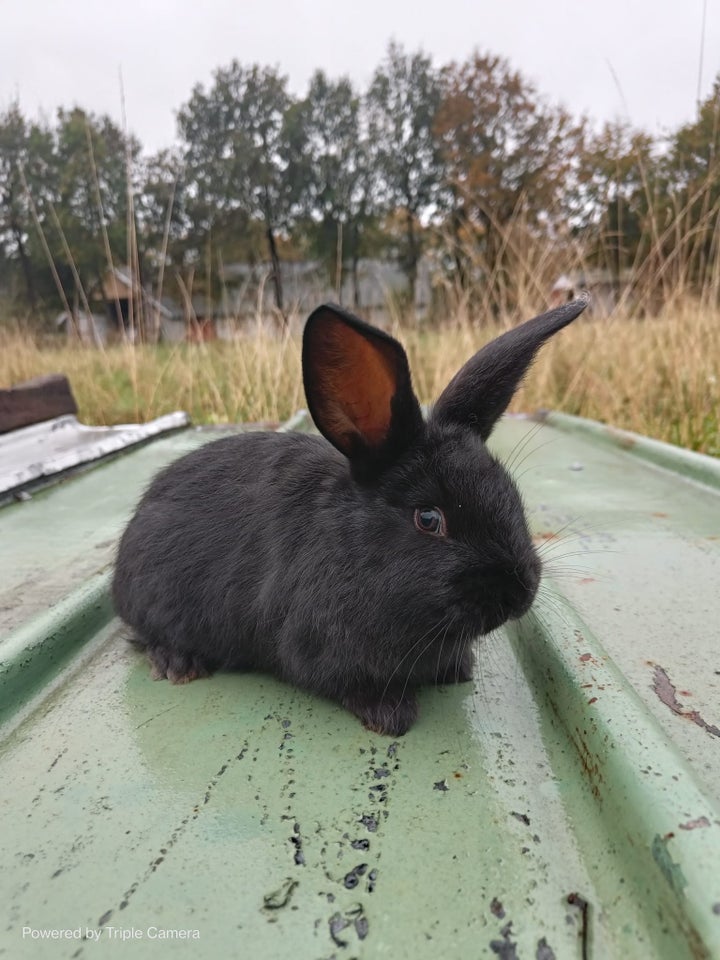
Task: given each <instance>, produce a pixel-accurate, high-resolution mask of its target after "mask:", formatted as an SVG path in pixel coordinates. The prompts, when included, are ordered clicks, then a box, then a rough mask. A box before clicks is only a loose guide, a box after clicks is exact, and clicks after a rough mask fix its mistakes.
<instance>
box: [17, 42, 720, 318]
mask: <svg viewBox="0 0 720 960" xmlns="http://www.w3.org/2000/svg"><path fill="white" fill-rule="evenodd" d="M719 211H720V75H719V76H718V78H717V79H716V80H715V83H714V85H713V88H712V91H711V93H710V95H709V96H708V97H707V98H706V100H705V101H703V102H702V103H700V104H698V106H697V114H696V117H695V119H694V120H693V121H692V122H690V123H687V124H685V125H683V126H681V127H679V128H678V129H676V130H675V131H673V132H671V133H670V134H668V135H667V136H665V137H663V138H660V137H653V136H651V135H650V134H648V133H646V132H644V131H642V130H637V129H633V128H632V127H630V126H629V125H628V124H626V123H623V122H619V121H612V122H606V123H604V124H603V125H602V126H600V127H597V126H596V125H595V124H594V123H593V122H592V121H591V120H590V119H588V118H586V117H583V118H577V117H573V116H572V115H571V114H570V113H568V111H567V110H565V109H564V108H563V107H562V106H560V105H556V104H553V103H550V102H548V101H547V100H546V99H545V98H544V97H543V96H542V95H541V93H540V92H539V91H538V89H537V88H536V87H535V85H534V84H533V83H532V82H530V81H529V80H528V79H527V78H526V77H524V76H523V75H522V74H521V73H520V72H519V71H518V70H516V69H515V68H514V67H513V66H512V65H511V64H510V63H509V62H508V61H507V60H505V59H504V58H502V57H499V56H494V55H491V54H483V53H479V52H475V53H474V54H472V55H471V56H470V57H469V58H468V59H467V60H466V61H464V62H459V63H450V64H447V65H444V66H441V67H436V66H435V65H434V64H433V62H432V60H431V59H430V57H428V56H426V55H425V54H424V53H423V52H408V51H406V50H405V49H404V48H403V47H402V46H400V45H398V44H396V43H391V44H390V45H389V46H388V48H387V50H386V53H385V56H384V59H383V60H382V62H381V63H380V64H379V65H378V67H377V68H376V70H375V72H374V74H373V76H372V78H371V81H370V83H369V84H368V86H367V89H365V90H362V91H360V90H358V89H357V88H356V87H355V86H354V85H353V83H351V81H350V80H348V79H347V78H344V77H341V78H339V79H333V78H331V77H329V76H327V75H326V74H325V73H324V72H323V71H322V70H318V71H317V72H316V73H315V74H314V75H313V77H312V79H311V80H310V83H309V85H308V88H307V90H306V92H305V95H304V96H293V95H292V94H291V93H290V91H289V89H288V83H287V79H286V78H285V77H284V76H283V75H282V73H281V72H280V71H279V70H278V69H276V68H274V67H268V66H262V65H258V64H252V65H243V64H241V63H239V62H237V61H233V62H232V63H230V64H229V65H227V66H224V67H220V68H219V69H217V70H216V72H215V73H214V75H213V78H212V82H211V83H209V84H208V85H207V86H203V85H201V84H198V85H197V86H196V87H195V88H194V89H193V91H192V93H191V96H190V97H189V99H188V100H187V102H186V103H184V104H182V105H181V106H180V108H179V110H178V112H177V141H176V144H175V146H174V147H173V148H171V149H166V150H161V151H160V152H158V153H156V154H154V155H147V154H146V153H145V152H144V151H143V149H142V146H141V144H140V142H139V141H138V139H137V138H136V137H135V136H133V135H132V134H131V133H126V132H125V131H123V130H122V129H121V128H120V127H119V126H118V125H117V124H116V123H115V122H114V121H113V120H112V119H110V118H109V117H108V116H97V115H94V114H92V113H89V112H88V111H86V110H84V109H82V108H81V107H74V108H72V109H60V110H59V111H58V112H57V116H56V117H55V118H54V120H53V121H52V122H48V121H41V120H31V119H29V118H28V117H26V116H25V115H24V113H23V111H22V109H21V107H20V105H19V103H13V104H11V105H10V106H9V108H8V109H6V110H5V112H4V113H2V114H0V286H3V287H4V288H5V289H6V290H10V291H13V292H14V294H15V296H16V298H17V299H19V300H21V301H22V302H23V303H24V305H25V307H26V308H27V310H28V312H29V313H30V314H33V315H39V313H40V312H41V311H42V308H43V307H45V308H48V307H51V306H52V307H53V308H54V307H56V306H57V305H58V304H63V305H65V306H66V307H69V308H70V309H79V308H82V307H83V304H84V302H86V298H87V291H88V290H89V289H92V287H93V285H94V284H96V283H97V282H98V281H99V278H100V277H101V276H102V275H103V273H104V271H105V270H106V268H107V266H108V264H109V263H111V262H113V263H115V264H117V263H129V264H131V266H133V267H134V268H135V269H136V270H137V271H138V273H139V275H140V276H141V277H142V278H143V280H144V282H146V283H148V284H152V285H153V287H154V288H157V289H160V288H161V287H163V286H164V288H165V289H168V290H178V289H182V290H184V291H187V290H189V289H191V287H193V286H194V288H195V289H202V290H203V291H204V292H206V293H208V292H209V293H212V292H213V291H216V290H217V289H218V285H219V284H221V283H222V277H223V267H224V265H226V264H228V263H231V262H238V261H242V262H248V263H259V262H265V261H269V262H270V263H271V264H272V269H271V271H270V273H271V282H272V284H273V290H274V296H275V302H276V305H277V307H278V309H279V311H280V312H283V311H284V310H285V309H286V307H287V304H286V298H285V297H284V294H283V284H282V276H283V271H282V264H283V262H285V261H287V260H298V259H303V258H312V259H317V260H318V261H320V262H321V263H322V264H323V266H324V269H325V270H326V271H327V275H328V278H329V280H330V282H331V283H333V284H334V285H335V286H336V287H337V288H338V289H340V287H341V281H342V279H343V277H344V275H346V274H347V273H349V274H350V276H351V277H352V278H353V279H354V285H353V289H354V291H355V299H356V300H357V291H358V285H357V271H358V264H359V262H360V260H361V258H363V257H368V256H380V257H384V258H388V259H393V260H395V261H396V262H397V263H398V264H399V265H400V266H401V268H402V270H403V272H404V275H405V277H406V278H407V296H408V300H409V302H411V303H413V302H414V294H415V285H416V281H417V273H418V264H419V262H420V259H421V257H422V255H423V253H424V252H426V251H428V250H431V251H432V252H433V253H434V254H435V255H436V256H437V259H438V262H439V263H440V264H441V266H442V270H443V273H444V275H445V277H446V278H447V281H448V284H449V285H451V286H452V287H453V289H455V290H457V291H460V292H464V293H465V294H466V295H467V296H468V297H472V295H473V291H475V290H477V289H480V288H482V289H483V290H484V291H485V294H484V295H485V297H486V302H487V297H488V295H489V294H488V291H489V292H490V295H491V296H490V302H491V303H492V304H493V305H499V304H500V303H501V301H502V303H503V304H504V305H506V301H507V299H508V298H511V297H512V292H511V291H512V289H513V286H514V285H515V286H517V284H516V283H514V281H515V280H516V278H517V275H518V270H521V271H522V270H524V271H525V273H526V274H531V275H532V278H534V282H539V281H538V280H537V278H538V277H541V276H543V271H544V269H545V270H546V269H547V268H548V264H549V263H550V260H548V258H547V257H546V256H545V254H543V252H542V251H544V250H545V251H547V250H552V251H558V250H560V251H562V253H563V256H567V255H568V254H569V253H572V254H573V256H578V257H580V258H581V259H582V262H583V263H585V264H586V265H590V266H596V267H601V268H602V269H603V270H605V271H608V272H609V273H610V274H611V275H612V276H615V277H621V276H623V275H625V274H627V273H628V272H630V271H631V272H632V273H633V275H634V276H635V277H636V278H641V279H642V278H643V277H645V278H646V279H647V280H648V282H650V278H651V279H652V283H654V284H656V285H660V286H661V287H662V288H663V289H665V290H672V291H677V290H678V289H679V288H681V289H683V290H687V289H692V290H695V291H704V292H707V291H710V292H711V293H712V294H713V295H714V296H715V297H717V296H718V292H719V291H720V252H719V250H720V213H719ZM530 250H535V251H540V253H539V254H538V255H537V256H535V257H533V256H531V255H530V253H529V252H528V251H530ZM543 257H545V259H543ZM556 262H562V259H561V260H558V261H556V260H553V261H552V263H553V265H554V264H555V263H556ZM356 306H362V304H359V303H356Z"/></svg>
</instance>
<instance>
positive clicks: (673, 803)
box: [0, 415, 720, 960]
mask: <svg viewBox="0 0 720 960" xmlns="http://www.w3.org/2000/svg"><path fill="white" fill-rule="evenodd" d="M296 426H297V424H296ZM207 439H209V436H208V435H207V434H203V433H198V432H190V431H187V432H183V433H180V434H176V435H174V436H171V437H167V438H162V439H158V440H157V441H155V442H153V443H152V444H150V445H147V446H145V447H143V448H141V449H138V450H136V451H134V452H132V453H130V454H128V455H127V456H124V457H122V458H120V459H118V460H116V461H114V462H112V463H106V464H102V465H100V466H99V467H97V468H96V469H94V470H92V471H90V472H87V473H84V474H82V475H80V476H77V477H75V478H73V479H72V480H71V481H70V482H67V483H64V484H61V485H59V486H57V487H55V488H54V489H51V490H46V491H44V492H42V493H40V494H38V495H36V496H35V497H34V498H33V500H32V501H30V502H27V503H17V504H14V505H12V506H9V507H7V508H5V509H4V510H3V511H2V512H0V633H2V635H3V636H4V639H3V640H1V641H0V661H1V663H0V711H2V719H3V726H2V740H1V742H0V783H2V787H0V809H1V810H2V823H3V830H2V836H0V853H1V855H2V863H3V870H2V874H0V902H2V905H3V906H2V911H3V914H4V922H3V923H2V925H1V926H0V955H2V956H6V957H8V958H16V957H17V958H24V957H29V958H35V957H41V958H42V957H45V956H47V957H53V958H57V957H79V958H86V957H87V958H89V957H94V956H103V957H105V956H111V955H115V952H117V955H118V956H119V955H120V951H122V952H123V955H124V951H125V947H124V946H121V944H125V945H126V944H127V943H129V942H131V943H132V947H131V948H130V949H131V951H132V956H134V957H140V958H143V957H164V956H166V955H167V956H169V955H170V953H171V952H172V955H173V956H174V957H175V956H179V957H183V956H188V957H205V956H207V957H211V956H220V957H234V956H248V955H252V956H255V957H260V958H273V960H274V958H283V957H293V958H295V957H297V958H305V957H307V958H314V960H317V958H330V957H348V958H351V957H356V958H375V957H390V958H393V960H395V958H404V957H408V958H413V960H418V958H433V960H435V958H437V957H463V958H464V957H484V956H488V957H501V958H506V960H512V958H520V960H527V958H539V960H550V958H551V957H555V958H558V960H560V958H581V957H592V958H594V960H598V958H623V960H625V958H635V957H637V958H643V960H645V958H648V957H662V958H668V960H676V958H683V957H720V811H719V808H720V696H719V693H720V643H718V620H719V619H720V618H719V616H718V615H719V613H720V601H719V600H718V584H720V509H719V507H720V493H719V488H720V469H719V468H718V464H717V463H716V462H715V461H712V460H709V459H708V458H704V457H700V456H697V455H692V454H688V453H685V452H683V451H675V450H673V449H671V448H668V447H666V446H663V445H662V444H656V443H652V442H651V441H647V440H644V439H643V438H636V437H633V436H631V435H628V434H624V433H620V432H618V431H609V430H606V429H605V428H603V427H600V426H599V425H597V424H589V423H587V422H584V421H578V420H576V419H574V418H569V417H563V416H559V415H550V416H548V417H547V418H546V419H545V421H544V423H543V424H542V425H539V424H537V423H535V422H533V421H530V420H524V419H506V420H505V421H503V423H502V424H501V427H500V428H499V429H498V431H497V434H496V436H495V437H494V445H495V448H496V450H497V451H498V452H499V453H500V454H501V455H502V456H503V457H504V458H505V459H507V460H509V461H510V462H514V464H515V467H514V469H515V470H516V472H517V474H518V476H519V478H520V483H521V486H522V488H523V491H524V495H525V499H526V502H527V505H528V510H529V513H530V516H531V520H532V525H533V528H534V531H535V533H536V536H537V539H538V542H539V543H541V544H542V550H543V552H544V555H545V557H546V561H547V573H548V577H547V580H546V583H545V585H544V587H543V589H542V594H541V596H540V597H539V599H538V601H537V602H536V605H535V608H534V610H533V611H532V612H531V613H530V614H529V615H528V616H527V617H526V618H525V619H524V620H523V621H521V622H520V623H519V624H517V625H515V626H514V627H513V628H512V629H508V630H507V631H504V632H502V633H501V634H500V635H499V636H497V637H496V638H494V639H492V640H490V641H483V643H482V645H481V647H480V650H479V656H478V668H477V674H476V678H475V682H474V684H472V685H460V686H454V687H447V688H444V689H438V690H426V691H424V692H423V693H422V696H421V698H420V703H421V717H420V720H419V721H418V723H417V725H416V726H414V727H413V728H412V730H411V731H410V732H409V733H408V734H407V735H406V736H405V737H403V738H402V739H399V740H397V741H390V740H388V739H387V738H383V737H379V736H377V735H374V734H371V733H368V732H367V731H365V730H364V729H363V728H362V727H361V726H360V725H359V724H358V722H357V720H355V719H354V718H353V717H351V716H350V715H349V714H347V713H345V712H344V711H342V710H341V709H340V708H338V707H336V706H334V705H333V704H331V703H327V702H324V701H322V700H319V699H316V698H314V697H311V696H309V695H306V694H303V693H300V692H297V691H295V690H293V689H291V688H289V687H287V686H285V685H283V684H281V683H279V682H277V681H275V680H272V679H270V678H267V677H263V676H259V675H242V674H237V675H230V674H227V675H219V676H215V677H214V678H212V679H211V680H208V681H200V682H197V683H193V684H191V685H189V686H187V687H173V686H170V685H169V684H166V683H153V682H152V681H151V680H150V678H149V671H148V669H147V667H146V665H145V663H144V662H143V660H142V658H141V657H139V656H138V655H136V654H135V653H134V652H133V651H132V650H131V649H130V648H129V647H128V646H127V645H125V644H124V643H123V642H122V632H123V631H122V629H121V628H120V626H119V625H118V623H117V621H115V620H113V619H112V617H111V610H110V606H109V603H108V599H107V583H108V576H109V574H108V565H109V563H110V560H111V556H112V549H113V544H114V543H115V541H116V538H117V536H118V533H119V532H120V530H121V528H122V526H123V524H124V523H125V521H126V519H127V517H128V515H129V512H130V510H131V509H132V504H133V503H134V501H135V500H136V499H137V497H138V496H139V494H140V492H141V490H142V489H143V487H144V486H145V485H146V483H147V482H148V480H149V478H150V477H151V475H152V474H153V473H154V472H155V471H156V470H157V469H158V468H159V467H160V466H161V465H162V464H163V463H165V462H167V461H169V460H170V459H172V458H174V457H176V456H178V455H180V454H181V453H184V452H185V451H186V450H188V449H190V448H191V447H193V446H195V445H196V444H198V443H202V442H205V441H206V440H207ZM48 931H49V932H50V933H48ZM52 931H56V932H58V933H57V935H58V936H59V937H61V938H60V939H54V940H52V941H50V940H48V939H46V938H47V937H48V936H51V935H52V933H51V932H52ZM165 931H170V934H169V935H168V936H169V937H171V938H172V939H167V937H165V936H163V933H164V932H165ZM178 931H180V932H182V931H184V934H182V933H178ZM76 936H78V937H80V939H76ZM82 937H85V939H82ZM161 937H162V939H160V938H161ZM180 937H182V938H180ZM96 941H97V942H96Z"/></svg>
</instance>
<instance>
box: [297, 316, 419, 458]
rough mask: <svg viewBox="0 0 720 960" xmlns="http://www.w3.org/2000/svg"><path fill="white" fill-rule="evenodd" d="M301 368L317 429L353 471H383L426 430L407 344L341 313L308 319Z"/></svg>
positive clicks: (309, 405)
mask: <svg viewBox="0 0 720 960" xmlns="http://www.w3.org/2000/svg"><path fill="white" fill-rule="evenodd" d="M302 364H303V382H304V384H305V395H306V396H307V401H308V407H309V408H310V413H311V415H312V418H313V420H314V421H315V424H316V425H317V428H318V430H319V431H320V432H321V433H322V434H323V436H324V437H325V438H326V439H328V440H329V441H330V443H332V444H333V446H335V447H337V449H338V450H339V451H340V452H341V453H344V454H345V456H346V457H348V458H349V459H350V461H351V462H352V463H353V465H354V466H368V467H370V466H372V467H374V468H382V466H385V465H387V463H388V462H390V461H391V460H393V459H394V458H396V457H397V455H398V454H400V453H401V452H402V451H403V450H404V449H406V448H407V447H408V446H409V445H410V443H411V442H412V441H413V440H414V439H415V438H416V437H417V436H418V434H419V432H420V431H421V430H422V429H423V419H422V414H421V412H420V405H419V404H418V401H417V398H416V396H415V394H414V393H413V389H412V384H411V381H410V369H409V367H408V360H407V356H406V355H405V351H404V350H403V348H402V346H401V345H400V344H399V343H398V342H397V340H394V339H393V338H392V337H390V336H388V335H387V334H386V333H383V332H382V331H381V330H377V329H376V328H375V327H371V326H370V325H369V324H367V323H364V322H363V321H362V320H360V319H358V318H357V317H355V316H353V315H352V314H351V313H346V312H345V311H344V310H342V309H341V308H340V307H337V306H335V305H333V304H324V305H323V306H321V307H318V308H317V310H315V311H313V313H312V314H311V315H310V317H309V318H308V321H307V323H306V325H305V332H304V334H303V351H302Z"/></svg>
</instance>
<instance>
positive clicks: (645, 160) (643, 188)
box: [575, 121, 658, 279]
mask: <svg viewBox="0 0 720 960" xmlns="http://www.w3.org/2000/svg"><path fill="white" fill-rule="evenodd" d="M577 156H578V158H579V170H578V184H577V194H576V210H575V220H576V224H577V227H578V229H579V232H580V233H581V234H582V235H584V238H585V248H586V257H587V259H588V261H589V262H590V263H594V264H597V265H599V266H601V267H602V268H604V269H606V270H608V271H610V272H611V273H612V275H613V276H614V277H616V278H618V279H619V278H621V277H622V276H623V274H625V273H626V272H627V271H628V270H630V269H631V268H633V267H635V268H637V267H639V266H640V265H641V264H643V263H645V262H646V260H647V258H648V257H649V256H650V254H651V252H652V250H653V249H654V248H655V249H657V242H656V241H657V240H658V226H657V222H658V221H657V214H658V205H657V195H658V191H657V189H656V180H657V175H656V169H657V165H656V162H655V143H654V141H653V139H652V137H650V136H649V134H647V133H644V132H643V131H641V130H635V129H633V128H632V127H631V126H630V125H629V124H628V123H626V122H624V121H613V122H610V123H605V124H603V126H602V127H601V128H600V130H599V131H598V132H597V133H589V134H588V136H587V137H586V139H585V142H584V144H583V147H582V149H581V150H579V151H578V153H577Z"/></svg>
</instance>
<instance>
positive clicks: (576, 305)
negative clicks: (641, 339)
mask: <svg viewBox="0 0 720 960" xmlns="http://www.w3.org/2000/svg"><path fill="white" fill-rule="evenodd" d="M589 299H590V298H589V296H588V295H587V294H583V295H582V296H581V297H579V298H578V299H577V300H573V301H571V302H570V303H565V304H563V305H562V306H561V307H557V308H556V309H555V310H549V311H548V312H547V313H543V314H541V315H540V316H539V317H535V318H534V319H533V320H528V321H527V322H526V323H523V324H521V325H520V326H519V327H515V329H514V330H508V332H507V333H503V334H502V336H499V337H498V338H497V339H496V340H492V341H491V342H490V343H488V344H486V345H485V346H484V347H483V348H482V350H479V351H478V352H477V353H476V354H475V356H474V357H471V358H470V360H468V362H467V363H466V364H465V365H464V366H463V367H462V368H461V369H460V370H459V371H458V373H456V374H455V376H454V377H453V378H452V380H451V381H450V383H449V384H448V385H447V387H446V388H445V389H444V390H443V392H442V393H441V395H440V397H439V399H438V401H437V403H436V404H435V407H434V408H433V411H432V419H433V420H434V421H435V422H437V423H455V424H460V425H462V426H466V427H470V428H471V429H473V430H475V431H477V432H478V433H479V434H480V436H481V437H482V439H483V440H487V438H488V437H489V436H490V433H491V432H492V429H493V427H494V426H495V423H496V422H497V420H498V419H499V417H500V416H501V415H502V413H503V412H504V411H505V409H506V407H507V406H508V404H509V403H510V401H511V400H512V396H513V394H514V393H515V391H516V390H517V388H518V386H519V385H520V381H521V380H522V378H523V377H524V375H525V373H526V372H527V370H528V367H529V366H530V364H531V363H532V360H533V357H534V356H535V354H536V352H537V351H538V349H539V348H540V347H541V346H542V345H543V343H544V342H545V341H546V340H547V339H548V338H549V337H551V336H552V335H553V334H554V333H557V332H558V330H561V329H562V328H563V327H565V326H567V325H568V324H569V323H572V321H573V320H574V319H575V318H576V317H578V316H580V314H581V313H582V312H583V310H584V309H585V307H586V306H587V305H588V303H589Z"/></svg>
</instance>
